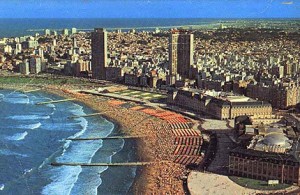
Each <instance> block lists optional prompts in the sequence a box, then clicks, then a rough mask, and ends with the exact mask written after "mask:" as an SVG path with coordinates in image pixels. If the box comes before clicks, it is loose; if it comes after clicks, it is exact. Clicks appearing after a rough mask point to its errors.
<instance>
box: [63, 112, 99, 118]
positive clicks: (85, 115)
mask: <svg viewBox="0 0 300 195" xmlns="http://www.w3.org/2000/svg"><path fill="white" fill-rule="evenodd" d="M101 114H103V112H102V113H101V112H98V113H92V114H83V115H74V116H69V117H68V118H69V119H73V118H80V117H90V116H97V115H101Z"/></svg>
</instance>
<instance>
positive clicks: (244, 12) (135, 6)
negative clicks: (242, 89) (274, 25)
mask: <svg viewBox="0 0 300 195" xmlns="http://www.w3.org/2000/svg"><path fill="white" fill-rule="evenodd" d="M28 10H31V11H30V12H28ZM141 10H142V11H141ZM0 17H1V18H300V2H299V1H289V0H288V1H286V0H263V1H258V0H254V1H250V0H244V1H235V0H226V1H220V0H213V1H208V0H185V1H179V0H175V1H171V0H167V1H159V0H127V1H119V0H116V1H106V0H105V1H101V2H97V1H95V0H84V1H83V0H75V1H69V0H63V1H56V0H55V1H49V0H46V1H41V0H27V1H20V0H13V1H6V0H2V1H0Z"/></svg>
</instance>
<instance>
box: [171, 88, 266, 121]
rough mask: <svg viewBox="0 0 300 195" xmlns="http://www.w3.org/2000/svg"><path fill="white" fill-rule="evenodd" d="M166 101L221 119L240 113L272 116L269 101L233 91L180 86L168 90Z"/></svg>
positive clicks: (230, 117)
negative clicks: (226, 91) (179, 87)
mask: <svg viewBox="0 0 300 195" xmlns="http://www.w3.org/2000/svg"><path fill="white" fill-rule="evenodd" d="M167 102H168V103H169V104H171V105H176V106H179V107H182V108H185V109H188V110H193V111H195V112H197V113H202V114H206V115H210V116H212V117H214V118H217V119H221V120H225V119H234V118H235V117H237V116H241V115H248V116H254V117H256V118H272V106H271V104H270V103H267V102H263V101H258V100H254V99H251V98H249V97H246V96H241V95H235V94H233V93H225V92H216V91H209V90H205V91H203V90H199V89H191V88H182V89H179V90H173V91H169V93H168V98H167Z"/></svg>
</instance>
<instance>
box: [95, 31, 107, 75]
mask: <svg viewBox="0 0 300 195" xmlns="http://www.w3.org/2000/svg"><path fill="white" fill-rule="evenodd" d="M105 67H107V32H106V30H105V29H103V28H95V30H94V32H92V77H93V78H95V79H105Z"/></svg>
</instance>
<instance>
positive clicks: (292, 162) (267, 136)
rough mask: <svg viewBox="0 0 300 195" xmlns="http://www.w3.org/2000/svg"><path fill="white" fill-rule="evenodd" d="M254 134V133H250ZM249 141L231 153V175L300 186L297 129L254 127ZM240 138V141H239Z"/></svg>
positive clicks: (277, 125)
mask: <svg viewBox="0 0 300 195" xmlns="http://www.w3.org/2000/svg"><path fill="white" fill-rule="evenodd" d="M250 135H251V133H250ZM243 137H248V138H249V140H248V142H245V141H244V140H243V142H237V143H242V144H240V145H239V146H237V147H236V148H235V149H233V150H231V151H230V156H229V173H230V174H232V175H238V176H243V177H250V178H254V179H260V180H278V181H279V182H280V183H290V184H296V185H299V186H300V158H299V154H300V146H299V138H300V137H299V136H298V131H297V129H296V128H293V127H290V126H286V125H283V124H280V123H276V124H271V125H268V126H264V128H260V131H259V130H258V129H255V128H254V131H253V133H252V136H249V134H248V135H247V136H244V135H240V138H241V139H242V138H243ZM238 139H239V138H238Z"/></svg>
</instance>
